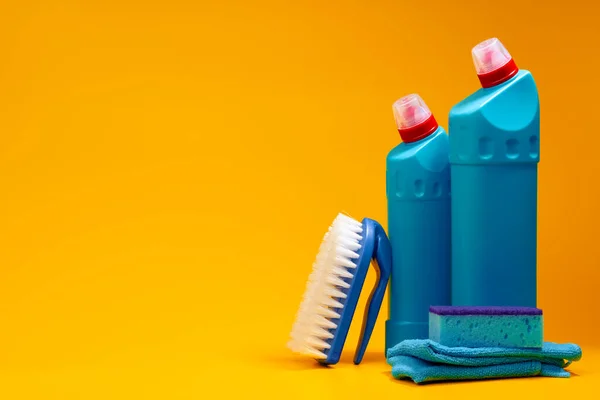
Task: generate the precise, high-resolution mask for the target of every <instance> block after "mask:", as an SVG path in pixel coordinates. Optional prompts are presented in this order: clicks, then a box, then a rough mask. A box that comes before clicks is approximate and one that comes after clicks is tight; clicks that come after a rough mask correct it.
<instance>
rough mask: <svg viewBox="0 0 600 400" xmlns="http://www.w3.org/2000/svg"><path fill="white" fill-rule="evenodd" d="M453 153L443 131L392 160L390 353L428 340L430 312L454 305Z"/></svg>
mask: <svg viewBox="0 0 600 400" xmlns="http://www.w3.org/2000/svg"><path fill="white" fill-rule="evenodd" d="M448 151H449V143H448V135H447V134H446V132H445V131H444V130H443V129H442V128H438V129H437V130H436V131H435V132H434V133H433V134H432V135H431V136H429V137H427V138H425V139H422V140H420V141H417V142H414V143H401V144H400V145H398V146H396V147H395V148H394V149H393V150H392V151H391V152H390V153H389V155H388V157H387V165H386V167H387V168H386V169H387V172H386V192H387V201H388V236H389V239H390V242H391V245H392V272H391V277H390V288H389V319H388V321H387V322H386V350H387V349H389V348H390V347H393V346H394V345H395V344H397V343H399V342H401V341H402V340H405V339H426V338H427V337H428V329H429V324H428V321H429V307H430V306H432V305H449V304H450V301H451V296H450V287H451V286H450V274H451V273H450V234H451V231H450V165H449V162H448Z"/></svg>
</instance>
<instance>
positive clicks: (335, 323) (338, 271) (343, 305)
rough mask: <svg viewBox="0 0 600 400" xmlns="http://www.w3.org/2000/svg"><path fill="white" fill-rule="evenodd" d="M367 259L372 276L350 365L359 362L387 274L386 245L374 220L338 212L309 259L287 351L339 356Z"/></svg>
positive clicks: (324, 358)
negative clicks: (374, 279) (309, 269)
mask: <svg viewBox="0 0 600 400" xmlns="http://www.w3.org/2000/svg"><path fill="white" fill-rule="evenodd" d="M371 261H373V266H374V267H375V270H376V272H377V278H378V279H377V283H376V285H375V287H374V289H373V291H372V293H371V296H370V298H369V301H368V304H367V306H366V312H365V317H364V319H363V325H362V332H361V335H360V339H359V342H358V346H357V348H356V353H355V356H354V363H355V364H359V363H360V362H361V360H362V358H363V355H364V352H365V349H366V347H367V344H368V342H369V339H370V337H371V333H372V332H373V327H374V326H375V321H376V319H377V314H378V313H379V308H380V307H381V302H382V300H383V295H384V293H385V289H386V286H387V282H388V279H389V277H390V271H391V267H392V250H391V246H390V242H389V240H388V238H387V236H386V234H385V231H384V230H383V228H382V227H381V225H380V224H379V223H377V222H376V221H373V220H371V219H368V218H365V219H363V220H362V222H358V221H357V220H355V219H353V218H351V217H349V216H347V215H344V214H338V216H337V217H336V218H335V220H334V221H333V223H332V224H331V226H330V227H329V230H328V231H327V233H325V236H324V237H323V241H322V243H321V246H320V249H319V253H318V254H317V257H316V260H315V262H314V264H313V271H312V273H311V274H310V277H309V278H308V283H307V285H306V291H305V293H304V296H303V298H302V302H301V304H300V308H299V310H298V313H297V315H296V321H295V322H294V325H293V328H292V332H291V340H290V342H289V343H288V347H289V348H290V349H291V350H292V351H293V352H295V353H300V354H303V355H307V356H310V357H312V358H315V359H316V360H318V361H319V362H320V363H322V364H326V365H331V364H336V363H337V362H338V361H339V359H340V355H341V353H342V348H343V347H344V342H345V341H346V336H347V335H348V329H349V327H350V322H351V321H352V317H353V316H354V311H355V309H356V304H357V302H358V298H359V296H360V292H361V290H362V287H363V284H364V281H365V277H366V275H367V270H368V268H369V265H371Z"/></svg>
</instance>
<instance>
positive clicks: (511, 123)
mask: <svg viewBox="0 0 600 400" xmlns="http://www.w3.org/2000/svg"><path fill="white" fill-rule="evenodd" d="M449 132H450V160H451V162H452V163H467V164H498V163H502V164H504V163H523V162H526V163H531V162H538V161H539V143H540V109H539V98H538V92H537V87H536V85H535V81H534V80H533V76H532V75H531V73H529V71H525V70H521V71H519V73H518V74H517V76H516V77H515V78H513V79H511V80H509V81H507V82H505V83H503V84H501V85H498V86H496V87H493V88H488V89H479V90H478V91H477V92H475V93H473V94H472V95H471V96H469V97H467V98H466V99H465V100H463V101H462V102H460V103H458V104H457V105H456V106H454V107H453V108H452V110H451V111H450V116H449Z"/></svg>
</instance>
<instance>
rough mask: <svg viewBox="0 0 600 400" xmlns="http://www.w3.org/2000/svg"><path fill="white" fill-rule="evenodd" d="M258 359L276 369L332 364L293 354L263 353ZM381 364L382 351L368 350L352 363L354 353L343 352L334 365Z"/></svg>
mask: <svg viewBox="0 0 600 400" xmlns="http://www.w3.org/2000/svg"><path fill="white" fill-rule="evenodd" d="M260 360H261V361H262V362H264V363H265V364H266V365H268V366H270V367H274V368H278V369H285V370H289V371H303V370H317V369H325V370H327V369H331V368H335V365H333V366H327V365H322V364H319V363H318V362H317V361H316V360H314V359H311V358H309V357H302V356H298V355H294V354H264V355H262V356H260ZM378 363H379V364H381V365H382V366H385V365H387V364H386V361H385V357H384V356H383V353H382V352H370V353H365V355H364V357H363V359H362V361H361V363H360V364H359V365H354V353H353V352H348V354H343V355H342V357H341V358H340V361H339V362H338V364H336V365H343V366H345V367H346V366H353V367H356V368H360V366H361V365H365V364H378Z"/></svg>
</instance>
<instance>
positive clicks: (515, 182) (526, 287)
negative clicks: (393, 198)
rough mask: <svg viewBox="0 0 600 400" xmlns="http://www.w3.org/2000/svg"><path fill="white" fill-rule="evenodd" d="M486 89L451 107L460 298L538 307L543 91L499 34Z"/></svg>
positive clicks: (488, 60)
mask: <svg viewBox="0 0 600 400" xmlns="http://www.w3.org/2000/svg"><path fill="white" fill-rule="evenodd" d="M472 55H473V61H474V63H475V68H476V70H477V74H478V77H479V80H480V82H481V85H482V88H481V89H479V90H478V91H476V92H475V93H473V94H472V95H470V96H469V97H467V98H466V99H464V100H463V101H461V102H460V103H458V104H457V105H455V106H454V107H453V108H452V110H451V111H450V123H449V135H450V163H451V178H452V304H453V305H456V306H526V307H536V241H537V240H536V236H537V233H536V232H537V230H536V224H537V167H538V162H539V159H540V150H539V149H540V110H539V99H538V91H537V88H536V84H535V81H534V80H533V77H532V75H531V73H530V72H529V71H525V70H519V69H518V68H517V66H516V64H515V62H514V60H513V59H512V57H511V56H510V54H509V53H508V51H506V49H505V48H504V46H503V45H502V44H501V43H500V41H498V39H496V38H493V39H489V40H486V41H484V42H482V43H480V44H478V45H477V46H475V48H473V51H472Z"/></svg>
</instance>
